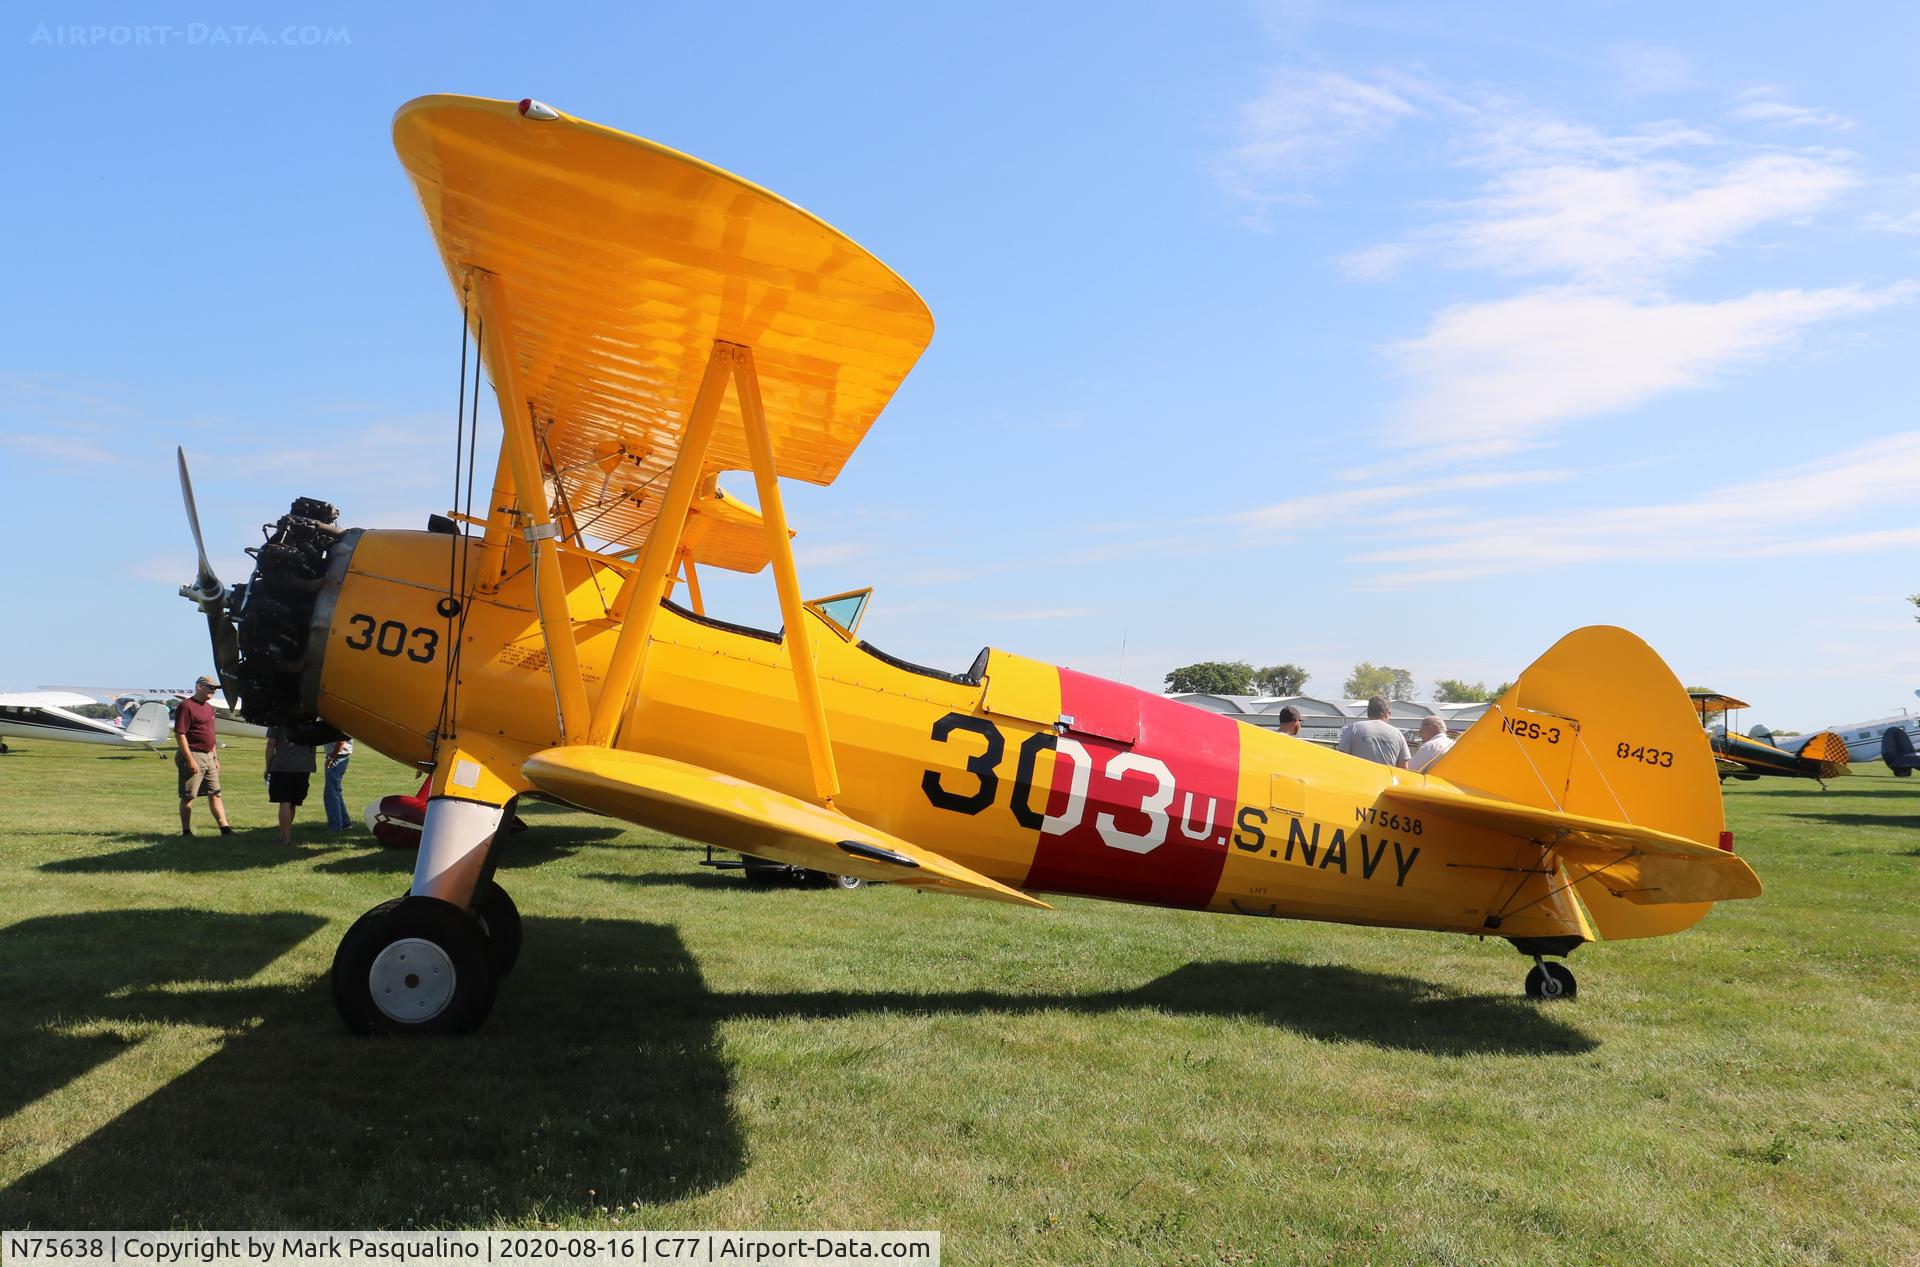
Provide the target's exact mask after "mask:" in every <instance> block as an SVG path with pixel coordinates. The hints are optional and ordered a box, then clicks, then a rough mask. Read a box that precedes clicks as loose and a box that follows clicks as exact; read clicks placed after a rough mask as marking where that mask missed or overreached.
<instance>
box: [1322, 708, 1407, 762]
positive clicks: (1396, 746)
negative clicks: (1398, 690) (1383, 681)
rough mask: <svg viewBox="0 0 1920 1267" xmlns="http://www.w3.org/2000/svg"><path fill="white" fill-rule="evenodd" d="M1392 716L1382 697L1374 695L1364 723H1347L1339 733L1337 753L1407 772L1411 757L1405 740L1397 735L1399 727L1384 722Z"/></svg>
mask: <svg viewBox="0 0 1920 1267" xmlns="http://www.w3.org/2000/svg"><path fill="white" fill-rule="evenodd" d="M1391 716H1393V711H1392V710H1391V709H1389V708H1388V707H1387V700H1386V697H1385V696H1384V695H1376V696H1374V697H1373V698H1372V699H1370V700H1368V701H1367V720H1365V721H1355V722H1348V723H1347V724H1346V725H1345V726H1344V727H1343V728H1342V729H1341V731H1340V744H1339V748H1340V751H1342V752H1344V753H1346V754H1347V755H1348V756H1350V757H1360V758H1363V759H1365V760H1367V761H1377V762H1379V763H1380V764H1381V765H1397V766H1399V767H1400V768H1401V769H1402V770H1404V769H1406V768H1407V761H1408V759H1409V758H1410V757H1411V756H1412V754H1411V753H1410V752H1408V751H1407V737H1406V736H1405V735H1403V734H1401V733H1400V730H1399V727H1397V726H1395V725H1394V724H1393V723H1392V722H1389V721H1388V720H1387V718H1389V717H1391Z"/></svg>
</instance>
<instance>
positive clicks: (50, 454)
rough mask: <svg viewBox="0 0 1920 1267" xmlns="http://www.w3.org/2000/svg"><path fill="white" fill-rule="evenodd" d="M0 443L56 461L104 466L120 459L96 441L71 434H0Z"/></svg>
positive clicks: (31, 454)
mask: <svg viewBox="0 0 1920 1267" xmlns="http://www.w3.org/2000/svg"><path fill="white" fill-rule="evenodd" d="M0 444H5V445H6V446H7V447H8V448H9V449H15V450H18V451H19V452H21V453H25V454H28V455H30V456H32V457H40V458H52V459H53V460H54V461H56V462H79V463H83V464H85V465H90V466H93V465H98V466H104V465H108V464H110V463H113V462H118V461H119V460H120V455H119V454H117V453H114V452H113V451H112V450H110V449H108V448H107V447H106V446H105V445H102V444H100V443H98V442H96V441H93V440H88V439H85V438H83V437H80V436H72V435H65V436H60V435H14V436H0Z"/></svg>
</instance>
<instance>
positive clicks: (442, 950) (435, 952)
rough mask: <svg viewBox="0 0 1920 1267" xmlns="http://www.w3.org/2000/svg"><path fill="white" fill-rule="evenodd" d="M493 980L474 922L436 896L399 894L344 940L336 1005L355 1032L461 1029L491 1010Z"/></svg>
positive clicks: (337, 962)
mask: <svg viewBox="0 0 1920 1267" xmlns="http://www.w3.org/2000/svg"><path fill="white" fill-rule="evenodd" d="M501 896H503V897H504V896H505V894H504V893H503V894H502V895H501ZM514 927H515V930H516V932H517V931H518V927H519V925H518V921H517V919H516V921H515V925H514ZM496 978H497V974H496V973H495V971H494V967H493V963H492V961H491V958H490V954H489V949H488V942H487V935H486V933H485V932H484V931H483V930H482V928H481V925H480V922H479V920H478V919H476V918H474V917H472V916H470V915H468V914H467V912H465V911H463V910H460V909H459V908H458V907H456V906H453V905H451V904H449V903H447V902H442V901H440V900H439V899H437V898H430V897H404V898H397V899H395V900H394V901H391V902H383V903H381V904H380V905H379V906H376V907H374V908H373V909H372V910H370V911H368V912H367V913H366V914H365V915H362V916H361V917H360V918H359V919H358V920H356V921H355V922H354V925H353V927H352V928H350V929H348V930H347V935H346V936H345V937H343V938H341V940H340V949H339V950H338V951H336V952H335V953H334V956H333V1005H334V1007H335V1008H337V1009H339V1012H340V1019H341V1020H343V1021H345V1022H346V1025H347V1028H348V1029H350V1030H352V1031H353V1032H354V1033H356V1034H421V1035H426V1034H465V1033H470V1032H472V1031H473V1030H476V1029H478V1028H480V1025H481V1023H482V1022H484V1021H485V1020H486V1019H487V1013H488V1012H490V1011H491V1010H492V1009H493V997H494V990H495V987H496V983H497V982H496Z"/></svg>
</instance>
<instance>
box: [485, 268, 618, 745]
mask: <svg viewBox="0 0 1920 1267" xmlns="http://www.w3.org/2000/svg"><path fill="white" fill-rule="evenodd" d="M473 289H474V298H476V299H477V300H479V303H480V316H481V322H482V325H483V326H484V328H485V330H486V356H487V364H488V365H489V366H490V367H491V368H492V370H493V387H494V394H495V395H496V396H497V397H499V400H500V426H501V430H502V431H503V432H504V436H503V439H502V442H501V446H500V447H501V452H502V454H503V456H504V457H505V459H506V462H507V464H509V465H510V467H511V469H512V472H513V485H514V490H515V492H516V494H517V495H518V501H519V505H520V514H521V523H522V526H523V527H524V528H525V531H526V540H527V553H528V555H529V557H530V558H531V559H532V562H533V606H534V613H535V615H536V616H538V618H539V621H540V636H541V638H542V639H543V640H544V641H545V643H546V649H547V669H548V673H549V676H550V677H551V678H552V680H553V695H554V710H555V712H556V714H557V715H558V718H559V722H560V742H561V743H563V744H567V743H579V742H581V741H582V740H584V739H586V737H587V731H588V724H589V721H590V715H589V714H588V712H587V690H586V686H585V685H584V684H583V683H582V682H581V680H580V656H579V652H578V650H577V649H576V648H575V646H574V641H573V613H572V611H571V610H570V609H569V607H568V605H567V584H566V578H565V577H564V576H563V575H562V574H561V571H560V548H559V546H560V543H559V540H558V538H559V536H560V525H559V524H557V523H555V522H554V521H553V515H552V513H551V512H550V511H549V510H548V508H547V494H546V482H545V479H544V478H543V476H542V472H541V469H540V454H539V450H538V449H536V448H535V446H534V437H533V418H532V415H531V413H530V412H529V408H528V403H527V398H526V396H525V394H524V393H523V392H522V391H521V388H520V357H519V354H518V353H517V352H516V351H515V350H514V345H513V321H512V319H511V316H510V314H509V313H508V311H507V294H506V288H505V286H504V285H502V283H501V281H500V279H499V278H498V277H496V276H495V275H493V274H492V273H488V272H485V271H483V270H480V269H475V270H474V272H473ZM489 518H491V516H489Z"/></svg>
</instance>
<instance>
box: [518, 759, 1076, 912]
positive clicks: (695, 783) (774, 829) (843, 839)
mask: <svg viewBox="0 0 1920 1267" xmlns="http://www.w3.org/2000/svg"><path fill="white" fill-rule="evenodd" d="M520 772H521V773H522V774H523V775H524V776H525V777H526V779H527V781H528V782H529V783H531V784H533V786H534V787H535V788H537V789H539V790H540V791H542V792H546V793H548V794H550V795H553V796H557V797H559V798H560V799H561V800H563V801H568V802H570V803H572V804H574V805H578V806H580V807H581V808H582V809H590V810H593V811H594V812H596V813H600V814H607V815H610V816H612V817H614V818H621V819H625V820H626V821H628V822H631V823H638V824H640V825H641V826H644V827H655V828H658V829H660V830H662V831H669V832H672V833H674V834H675V835H678V836H685V837H687V838H688V839H690V840H698V841H702V842H705V843H707V844H712V845H719V846H721V847H722V848H726V849H736V850H738V851H740V852H741V853H750V854H753V855H754V856H755V857H760V858H770V859H772V860H773V861H775V862H785V863H791V864H792V865H794V866H799V867H811V868H813V869H814V870H817V871H828V872H832V873H835V874H838V875H857V876H859V877H861V878H862V879H866V880H879V881H883V882H885V883H887V884H900V885H906V886H907V887H909V888H920V889H937V890H940V891H942V892H946V893H958V894H961V895H963V896H966V897H980V898H990V899H992V900H994V901H999V902H1015V903H1018V904H1019V905H1021V906H1037V907H1039V908H1040V909H1042V910H1048V909H1051V908H1049V907H1048V906H1047V904H1046V903H1045V902H1042V901H1039V900H1038V899H1036V898H1031V897H1028V896H1027V895H1026V894H1024V893H1022V892H1020V891H1019V890H1018V889H1013V888H1009V887H1008V886H1006V885H1004V884H1001V883H1000V882H999V881H997V880H990V879H988V878H987V877H986V876H983V875H981V874H980V873H979V872H977V871H973V870H970V869H969V868H967V867H963V866H961V865H960V864H959V863H957V862H954V861H953V860H952V859H950V858H945V857H942V856H941V855H940V854H937V853H934V852H933V851H932V850H930V849H923V848H921V847H920V846H918V845H913V844H909V843H907V842H906V841H904V840H901V839H900V838H899V837H897V836H893V835H889V834H888V833H886V832H883V831H880V830H877V829H876V828H872V827H869V826H867V825H866V824H864V823H861V822H859V821H858V820H856V819H852V818H849V817H847V816H846V815H845V814H842V813H840V812H839V811H838V810H832V809H828V808H826V807H824V806H821V805H815V804H813V803H811V802H809V801H803V800H801V799H800V798H798V797H795V796H788V795H787V794H786V793H784V792H776V791H774V790H773V789H772V788H767V787H762V786H760V785H759V784H757V783H749V782H747V781H746V780H745V779H736V778H734V777H733V776H731V775H726V774H721V773H719V772H718V771H714V770H708V769H705V768H703V767H701V766H697V765H689V764H688V763H686V762H684V761H674V760H671V759H669V758H666V757H654V756H648V755H646V754H645V753H639V752H622V751H620V750H618V749H613V748H594V747H585V746H582V747H567V748H548V749H547V750H546V751H544V752H536V753H534V754H533V756H531V757H529V758H527V760H526V761H525V762H524V763H523V764H522V765H521V767H520Z"/></svg>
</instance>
